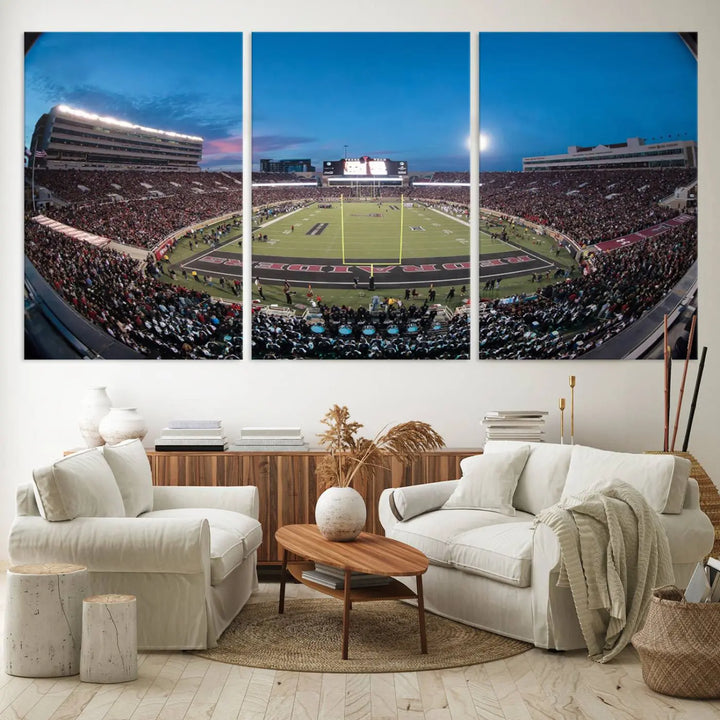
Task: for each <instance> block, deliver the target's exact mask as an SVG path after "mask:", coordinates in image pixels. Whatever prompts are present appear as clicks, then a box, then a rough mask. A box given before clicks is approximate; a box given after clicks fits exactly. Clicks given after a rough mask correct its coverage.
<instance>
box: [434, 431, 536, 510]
mask: <svg viewBox="0 0 720 720" xmlns="http://www.w3.org/2000/svg"><path fill="white" fill-rule="evenodd" d="M529 452H530V448H529V447H528V446H527V445H523V446H521V447H519V448H517V449H515V450H512V451H510V452H505V453H494V454H491V455H474V456H472V457H469V458H465V459H464V460H461V461H460V469H461V470H462V477H461V478H460V481H459V482H458V486H457V488H456V489H455V490H454V492H453V494H452V495H451V496H450V498H449V499H448V501H447V502H446V503H445V504H444V505H443V508H447V509H460V508H462V509H474V510H491V511H493V512H499V513H502V514H503V515H515V508H514V507H513V506H512V497H513V494H514V493H515V488H516V487H517V482H518V478H519V477H520V473H521V472H522V470H523V467H525V463H526V461H527V459H528V454H529Z"/></svg>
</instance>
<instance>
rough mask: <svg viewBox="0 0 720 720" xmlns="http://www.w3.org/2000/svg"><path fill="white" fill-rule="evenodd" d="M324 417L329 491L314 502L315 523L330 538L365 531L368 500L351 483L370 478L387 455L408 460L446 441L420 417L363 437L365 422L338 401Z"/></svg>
mask: <svg viewBox="0 0 720 720" xmlns="http://www.w3.org/2000/svg"><path fill="white" fill-rule="evenodd" d="M321 422H322V423H323V425H327V428H328V429H327V430H326V431H325V432H324V433H323V434H322V435H319V438H320V444H321V445H322V446H323V447H324V448H325V449H326V450H327V451H328V455H326V456H325V457H323V458H322V460H320V462H319V463H318V466H317V478H318V481H319V483H320V486H321V487H324V488H326V490H325V491H324V492H323V493H322V494H321V495H320V497H319V498H318V501H317V504H316V505H315V522H316V523H317V525H318V528H319V529H320V532H321V533H322V534H323V535H324V536H325V537H326V538H327V539H328V540H340V541H347V540H353V539H354V538H356V537H357V536H358V535H359V534H360V532H361V531H362V529H363V527H364V526H365V517H366V512H365V502H364V501H363V499H362V496H361V495H360V493H358V492H357V491H356V490H355V489H354V488H352V487H351V484H352V482H353V481H354V480H358V481H363V480H369V479H370V478H371V477H372V475H373V472H374V470H375V469H376V468H378V467H382V457H383V456H384V455H390V456H391V457H393V458H396V459H397V460H399V461H400V462H401V463H402V464H403V465H405V464H407V463H410V462H412V461H413V460H415V459H416V458H417V457H418V456H419V455H420V454H422V453H423V452H426V451H427V450H435V449H437V448H440V447H442V446H443V445H444V444H445V443H444V441H443V439H442V437H440V435H438V434H437V433H436V432H435V431H434V430H433V429H432V428H431V427H430V425H428V424H427V423H424V422H419V421H417V420H411V421H410V422H405V423H400V424H399V425H394V426H393V427H391V428H390V429H385V428H382V429H381V430H380V431H379V432H378V433H377V434H376V435H375V437H374V438H372V439H368V438H365V437H361V436H359V435H358V431H359V430H360V428H361V427H362V425H361V424H360V423H358V422H354V421H351V420H350V411H349V410H348V409H347V407H345V406H343V407H340V406H339V405H334V406H333V407H332V408H331V409H330V411H329V412H328V413H327V414H326V415H325V417H324V418H323V419H322V421H321Z"/></svg>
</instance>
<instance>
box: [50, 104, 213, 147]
mask: <svg viewBox="0 0 720 720" xmlns="http://www.w3.org/2000/svg"><path fill="white" fill-rule="evenodd" d="M57 110H58V111H59V112H61V113H62V114H63V115H75V116H76V117H79V118H82V119H83V120H91V121H94V122H98V121H99V122H103V123H106V124H107V125H115V126H117V127H121V128H127V129H135V130H142V131H143V132H148V133H154V134H156V135H167V136H168V137H172V138H181V139H183V140H200V141H202V138H201V137H199V136H198V135H183V134H182V133H176V132H172V131H171V130H158V129H157V128H149V127H145V126H143V125H135V124H134V123H131V122H128V121H127V120H118V119H117V118H112V117H107V116H106V117H103V116H102V115H95V114H94V113H89V112H86V111H85V110H78V109H77V108H71V107H68V106H67V105H58V106H57Z"/></svg>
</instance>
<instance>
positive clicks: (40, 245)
mask: <svg viewBox="0 0 720 720" xmlns="http://www.w3.org/2000/svg"><path fill="white" fill-rule="evenodd" d="M25 254H26V256H27V257H28V259H29V260H30V261H31V262H32V263H33V265H34V266H35V267H36V268H37V270H38V271H39V272H40V274H41V275H42V276H43V277H44V278H45V279H46V280H47V281H48V283H50V285H51V286H52V287H53V289H54V290H55V291H56V292H57V293H58V294H59V295H60V296H62V297H63V298H64V300H65V301H66V302H67V303H68V305H70V307H72V308H74V309H75V310H76V311H77V312H79V313H80V314H81V315H83V316H84V317H85V318H87V319H88V320H90V321H91V322H93V323H94V324H95V325H98V326H99V327H101V328H102V329H103V330H105V332H107V333H108V334H109V335H111V336H112V337H113V338H115V339H116V340H118V341H120V342H122V343H124V344H125V345H127V346H128V347H130V348H132V349H133V350H136V351H137V352H139V353H141V354H142V355H145V356H147V357H149V358H164V359H175V358H178V359H182V358H199V359H202V358H238V357H241V355H242V313H241V308H240V306H239V305H237V304H227V303H222V302H219V301H217V300H215V299H213V298H212V297H211V296H210V295H208V294H207V293H205V292H202V291H200V290H192V289H186V288H181V287H177V286H173V285H167V284H165V283H163V282H159V281H158V280H156V279H154V278H153V277H151V276H150V274H149V273H143V272H142V271H141V270H140V266H139V264H138V263H137V261H135V260H133V259H131V258H129V257H128V256H127V255H124V254H122V253H118V252H115V251H114V250H102V249H98V248H96V247H94V246H92V245H89V244H88V243H85V242H82V241H78V240H72V239H70V238H67V237H65V236H63V235H61V234H59V233H57V232H55V231H53V230H51V229H49V228H46V227H42V226H40V225H38V224H37V223H34V222H32V221H29V222H27V223H26V227H25ZM150 267H151V266H149V268H150Z"/></svg>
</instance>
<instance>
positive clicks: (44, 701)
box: [0, 676, 79, 720]
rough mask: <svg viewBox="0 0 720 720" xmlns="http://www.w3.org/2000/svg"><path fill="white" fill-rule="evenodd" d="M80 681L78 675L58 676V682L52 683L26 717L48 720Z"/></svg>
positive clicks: (29, 719) (33, 719) (31, 719)
mask: <svg viewBox="0 0 720 720" xmlns="http://www.w3.org/2000/svg"><path fill="white" fill-rule="evenodd" d="M78 683H79V680H78V679H77V676H73V677H67V678H56V682H54V683H53V684H52V687H51V688H50V689H49V690H48V691H47V692H46V693H45V694H44V695H43V697H42V698H41V699H40V701H39V702H37V703H36V704H35V705H34V706H33V707H32V709H31V710H30V711H29V712H27V713H26V714H25V715H24V718H25V719H26V720H48V718H51V717H53V716H54V715H55V713H56V712H57V711H58V708H60V707H62V705H63V703H64V702H65V701H66V700H67V698H68V697H69V696H70V694H71V693H72V692H73V690H74V689H75V688H76V687H77V685H78ZM0 717H4V715H3V714H0Z"/></svg>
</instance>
